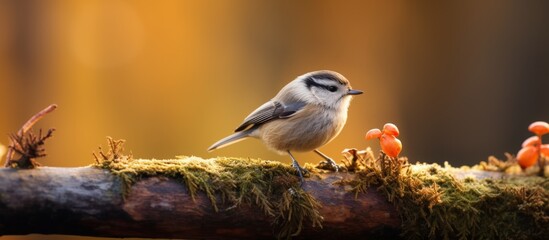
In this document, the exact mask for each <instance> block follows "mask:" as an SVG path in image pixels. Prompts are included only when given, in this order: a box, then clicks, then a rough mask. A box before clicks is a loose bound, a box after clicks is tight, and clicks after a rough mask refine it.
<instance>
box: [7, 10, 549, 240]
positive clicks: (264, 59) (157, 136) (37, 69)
mask: <svg viewBox="0 0 549 240" xmlns="http://www.w3.org/2000/svg"><path fill="white" fill-rule="evenodd" d="M548 9H549V2H547V1H455V2H452V1H443V2H427V1H425V2H421V3H419V2H412V1H291V0H282V1H253V0H234V1H215V0H203V1H190V0H189V1H184V0H182V1H146V0H143V1H121V0H105V1H100V0H97V1H84V0H75V1H69V0H51V1H38V0H36V1H19V0H12V1H9V0H2V1H0V90H1V94H0V109H1V110H2V113H3V117H1V118H0V133H2V134H5V135H4V136H5V138H4V139H0V142H1V143H2V144H4V145H7V144H8V139H7V133H11V132H16V131H17V129H19V127H20V126H21V125H22V124H23V123H24V122H25V121H26V120H27V119H28V118H29V117H30V116H32V115H33V114H34V113H36V112H38V111H39V110H41V109H42V108H44V107H46V106H47V105H49V104H51V103H56V104H58V105H59V108H58V109H57V110H56V111H55V112H53V113H52V114H50V115H48V116H47V117H46V118H44V119H43V120H42V121H41V122H39V123H38V125H37V126H35V129H37V128H45V129H46V128H49V127H55V128H56V129H57V131H56V132H55V135H54V137H53V138H52V139H51V140H49V141H47V142H46V147H47V153H48V156H47V157H46V158H43V159H39V162H41V163H42V164H43V165H47V166H67V167H73V166H83V165H88V164H91V163H92V162H93V157H92V155H91V153H92V152H93V151H96V150H97V147H98V146H99V145H102V146H105V145H106V144H105V137H106V136H112V137H114V138H123V139H126V140H127V144H126V149H127V150H131V152H132V153H133V155H134V156H135V157H137V158H173V157H174V156H175V155H196V156H200V157H204V158H210V157H215V156H238V157H254V158H256V157H257V158H263V159H272V160H279V161H284V162H289V158H288V157H287V156H279V155H277V154H275V153H272V152H270V151H268V150H267V149H266V148H265V147H264V146H263V145H262V144H261V143H260V142H259V141H257V140H253V139H251V140H247V141H244V142H241V143H238V144H235V145H232V146H230V147H227V148H224V149H220V150H217V151H214V152H212V153H208V152H206V149H207V148H208V147H209V146H210V145H211V144H212V143H214V142H215V141H217V140H218V139H220V138H222V137H225V136H226V135H228V134H230V133H231V132H232V131H233V130H234V128H235V127H236V126H238V125H239V124H240V123H241V121H242V120H243V119H244V117H245V116H247V115H248V114H249V113H250V112H251V111H252V110H254V109H255V108H256V107H258V106H259V105H261V104H262V103H264V102H265V101H267V100H269V99H270V98H271V97H273V96H274V95H275V94H276V93H277V92H278V90H279V89H280V88H281V87H282V86H284V85H285V84H286V83H288V82H289V81H291V80H292V79H294V78H295V77H296V76H298V75H301V74H303V73H305V72H308V71H313V70H319V69H330V70H335V71H338V72H340V73H342V74H343V75H345V76H346V77H347V78H348V79H349V80H350V81H351V83H352V85H353V88H356V89H360V90H364V91H365V94H363V95H360V96H357V97H355V99H354V100H353V103H352V104H351V108H350V111H349V113H350V115H349V119H348V122H347V126H346V127H345V128H344V130H343V132H342V133H341V135H340V136H339V137H338V138H336V139H335V140H334V141H333V142H331V143H330V144H328V145H326V146H325V147H323V148H321V150H322V151H323V152H324V153H326V154H328V155H331V156H332V157H334V158H336V159H338V158H339V156H340V155H339V153H340V152H341V151H342V150H343V149H344V148H350V147H355V148H359V149H363V148H366V147H368V146H372V147H373V149H374V150H375V151H376V152H377V151H378V150H379V147H378V143H377V142H375V141H365V140H364V138H363V137H364V134H365V133H366V131H367V130H368V129H370V128H374V127H378V128H380V127H382V126H383V124H384V123H386V122H393V123H395V124H397V125H398V126H399V128H400V131H401V137H400V139H401V140H402V142H403V145H404V149H403V152H402V155H405V156H408V157H409V158H410V160H411V161H412V162H416V161H421V162H438V163H442V162H444V161H448V162H450V164H452V165H458V166H459V165H464V164H474V163H477V162H479V161H481V160H485V159H486V158H487V157H488V156H489V155H495V156H497V157H500V158H503V157H504V156H503V153H504V152H510V153H516V152H517V151H518V150H519V148H520V144H521V143H522V141H523V140H524V139H526V138H527V137H528V136H530V133H529V132H528V130H527V127H528V125H529V124H530V123H531V122H533V121H536V120H544V121H549V98H548V97H547V95H546V93H547V91H548V89H549V28H548V27H547V26H548V24H549V15H548V14H547V10H548ZM296 157H297V158H298V160H300V162H302V163H304V162H313V163H316V162H318V161H319V160H320V159H319V158H318V157H317V156H316V155H315V154H314V153H302V154H297V155H296ZM35 237H36V236H35ZM2 238H4V239H28V238H29V237H2ZM31 238H32V237H31ZM36 238H39V239H48V238H51V239H59V236H54V237H48V236H38V237H36ZM65 238H73V237H65ZM79 239H88V238H79Z"/></svg>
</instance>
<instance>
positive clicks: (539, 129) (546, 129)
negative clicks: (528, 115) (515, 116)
mask: <svg viewBox="0 0 549 240" xmlns="http://www.w3.org/2000/svg"><path fill="white" fill-rule="evenodd" d="M528 130H530V132H533V133H534V134H536V135H538V136H541V135H544V134H547V133H549V123H546V122H542V121H537V122H533V123H532V124H530V126H529V127H528Z"/></svg>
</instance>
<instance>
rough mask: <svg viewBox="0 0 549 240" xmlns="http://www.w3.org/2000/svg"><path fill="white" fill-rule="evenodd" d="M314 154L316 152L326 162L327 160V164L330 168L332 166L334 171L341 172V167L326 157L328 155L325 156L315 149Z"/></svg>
mask: <svg viewBox="0 0 549 240" xmlns="http://www.w3.org/2000/svg"><path fill="white" fill-rule="evenodd" d="M314 152H315V153H316V154H318V155H320V156H321V157H322V158H324V160H326V162H325V163H326V164H327V165H328V166H330V167H331V169H332V170H334V171H335V172H337V171H339V166H338V165H337V164H336V162H335V161H334V160H333V159H331V158H330V157H328V156H326V154H324V153H322V152H320V151H318V150H317V149H315V150H314Z"/></svg>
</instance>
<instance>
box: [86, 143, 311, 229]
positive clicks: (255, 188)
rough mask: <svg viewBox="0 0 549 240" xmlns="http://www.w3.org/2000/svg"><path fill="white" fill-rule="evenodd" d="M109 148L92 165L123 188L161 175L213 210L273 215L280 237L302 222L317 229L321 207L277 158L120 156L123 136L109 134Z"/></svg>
mask: <svg viewBox="0 0 549 240" xmlns="http://www.w3.org/2000/svg"><path fill="white" fill-rule="evenodd" d="M107 140H108V143H109V148H110V149H109V150H108V151H107V152H106V153H103V151H102V150H100V153H99V154H98V155H97V154H94V156H95V158H96V164H95V165H94V166H96V167H99V168H103V169H108V170H109V171H111V172H112V173H114V174H116V175H118V176H120V178H121V179H122V180H123V182H124V183H125V186H126V191H129V190H130V189H131V185H132V184H133V183H135V182H137V181H139V179H142V178H146V177H154V176H165V177H169V178H172V179H176V180H178V181H180V182H181V183H182V184H184V185H185V186H186V187H187V189H188V191H189V193H190V195H191V197H192V198H193V199H194V197H195V196H196V195H197V194H199V193H204V194H206V195H207V196H208V198H209V200H210V202H211V205H212V208H213V209H214V210H215V211H219V210H220V209H219V207H220V206H221V205H220V203H219V202H218V201H219V200H221V201H223V202H224V203H225V204H228V206H232V207H238V206H240V205H242V204H247V205H253V206H257V207H259V208H260V209H262V211H263V213H264V214H265V215H266V216H268V217H271V218H272V221H273V223H274V228H275V230H276V231H278V233H279V234H278V237H279V238H290V237H291V236H296V235H298V234H299V233H300V231H301V229H302V227H303V226H304V225H305V224H311V225H312V226H313V227H315V226H318V227H322V225H321V223H322V216H321V215H320V213H319V211H318V209H319V208H320V207H321V206H320V204H319V203H318V202H317V200H316V199H315V198H313V197H312V196H311V195H310V194H309V193H307V192H305V191H304V190H303V189H301V187H299V181H298V178H297V176H296V173H295V169H294V168H292V167H291V166H289V165H285V164H282V163H280V162H276V161H267V160H261V159H249V158H246V159H244V158H226V157H219V158H212V159H202V158H199V157H194V156H190V157H186V156H183V157H179V158H178V159H164V160H159V159H133V158H132V157H129V156H125V155H123V154H121V151H122V149H123V148H122V144H123V141H122V140H113V139H112V138H108V139H107Z"/></svg>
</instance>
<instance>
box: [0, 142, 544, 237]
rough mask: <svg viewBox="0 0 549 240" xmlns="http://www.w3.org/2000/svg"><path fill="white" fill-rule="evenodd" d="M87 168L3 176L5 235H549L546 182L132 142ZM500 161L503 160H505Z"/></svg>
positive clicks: (389, 163) (393, 163) (354, 159)
mask: <svg viewBox="0 0 549 240" xmlns="http://www.w3.org/2000/svg"><path fill="white" fill-rule="evenodd" d="M108 142H109V147H110V150H108V151H107V152H103V151H102V150H100V152H99V154H94V156H95V158H96V161H97V163H96V164H95V165H94V166H91V167H83V168H47V167H43V168H36V169H32V170H16V169H1V170H0V216H1V217H0V235H9V234H30V233H44V234H72V235H88V236H108V237H150V238H239V239H257V238H304V239H311V238H316V239H334V238H368V237H374V238H375V237H378V238H380V237H383V238H387V237H397V236H401V237H404V238H408V239H413V238H418V239H426V238H427V239H456V238H461V239H471V238H474V239H478V238H480V239H493V238H498V239H544V237H545V236H547V234H549V232H548V231H549V204H548V198H549V182H548V181H547V179H546V178H541V177H536V176H534V177H528V176H516V177H515V176H511V175H506V174H504V173H502V172H489V171H478V170H471V169H466V170H464V169H456V168H452V167H450V166H444V167H441V166H439V165H436V164H409V163H408V160H407V159H406V158H391V157H388V156H387V155H385V154H383V153H382V154H381V155H380V156H379V157H377V158H376V157H374V154H373V153H372V152H371V151H370V150H364V151H357V150H355V149H350V150H347V151H345V152H344V158H345V159H344V160H343V166H342V168H341V172H337V173H333V172H325V171H322V170H318V169H317V168H315V167H313V166H311V165H308V164H306V165H305V167H306V168H308V170H309V172H310V173H311V174H310V176H308V177H307V178H306V180H305V182H304V184H303V186H302V188H301V187H299V182H298V178H297V177H296V174H295V170H294V169H293V168H291V167H290V166H288V165H285V164H282V163H280V162H275V161H267V160H261V159H242V158H215V159H202V158H198V157H182V158H179V159H168V160H154V159H152V160H151V159H133V158H132V157H131V156H126V155H123V154H122V153H121V151H122V149H123V146H122V145H123V141H121V140H113V139H112V138H108ZM493 161H494V160H493Z"/></svg>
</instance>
